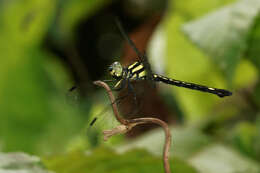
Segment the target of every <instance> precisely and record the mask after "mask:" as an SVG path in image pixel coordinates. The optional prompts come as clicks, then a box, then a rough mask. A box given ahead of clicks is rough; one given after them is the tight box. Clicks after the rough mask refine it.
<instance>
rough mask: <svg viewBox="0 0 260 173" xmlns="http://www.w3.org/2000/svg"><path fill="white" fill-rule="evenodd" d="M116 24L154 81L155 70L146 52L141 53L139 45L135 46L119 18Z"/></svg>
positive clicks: (149, 77) (149, 78)
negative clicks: (153, 70)
mask: <svg viewBox="0 0 260 173" xmlns="http://www.w3.org/2000/svg"><path fill="white" fill-rule="evenodd" d="M115 22H116V25H117V27H118V29H119V31H120V33H121V34H122V36H123V37H124V39H125V40H126V41H127V43H128V44H129V45H130V46H131V47H132V49H133V50H134V51H135V53H136V55H137V56H138V58H139V59H140V61H141V62H142V63H143V66H144V68H145V71H146V73H147V79H148V80H150V81H152V79H153V72H152V68H151V65H150V63H149V61H148V59H147V56H146V54H145V53H144V54H143V53H141V52H140V51H139V50H138V49H137V47H136V46H135V44H134V42H133V41H132V40H131V39H130V38H129V37H128V35H127V34H126V32H125V31H124V29H123V27H122V25H121V23H120V21H119V19H118V18H116V19H115ZM152 85H154V86H155V84H154V83H153V84H152Z"/></svg>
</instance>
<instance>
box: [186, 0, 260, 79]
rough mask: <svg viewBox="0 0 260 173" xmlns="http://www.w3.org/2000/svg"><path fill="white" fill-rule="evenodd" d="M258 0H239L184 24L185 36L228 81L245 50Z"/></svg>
mask: <svg viewBox="0 0 260 173" xmlns="http://www.w3.org/2000/svg"><path fill="white" fill-rule="evenodd" d="M259 9H260V1H258V0H240V1H238V2H236V3H234V4H232V5H229V6H226V7H224V8H222V9H219V10H217V11H215V12H213V13H211V14H209V15H207V16H205V17H203V18H201V19H198V20H195V21H192V22H189V23H187V24H185V25H184V27H183V30H184V32H185V33H186V34H187V35H188V37H189V38H190V39H191V40H192V41H193V42H194V43H195V44H196V45H198V46H199V47H200V48H201V49H202V50H203V51H205V52H206V53H207V54H209V55H210V57H211V58H213V60H214V61H215V62H216V63H217V65H218V66H219V67H220V68H221V69H222V70H223V72H224V74H225V75H226V76H227V78H228V79H229V80H231V79H232V77H233V74H234V72H235V69H236V67H237V65H238V63H239V60H240V58H241V57H242V56H243V53H245V51H246V48H247V46H248V45H247V44H248V43H247V40H248V37H249V34H250V32H251V30H252V27H253V24H254V22H255V19H256V17H257V15H258V13H259Z"/></svg>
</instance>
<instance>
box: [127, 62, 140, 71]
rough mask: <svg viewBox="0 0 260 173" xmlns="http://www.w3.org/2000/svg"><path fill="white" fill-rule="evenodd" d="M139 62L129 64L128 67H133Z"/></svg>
mask: <svg viewBox="0 0 260 173" xmlns="http://www.w3.org/2000/svg"><path fill="white" fill-rule="evenodd" d="M137 63H138V62H134V63H133V64H131V65H129V66H128V69H131V68H133V66H134V65H135V64H137Z"/></svg>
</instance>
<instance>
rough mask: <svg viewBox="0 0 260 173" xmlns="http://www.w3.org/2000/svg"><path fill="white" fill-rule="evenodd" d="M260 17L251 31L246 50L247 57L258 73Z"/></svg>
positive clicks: (259, 61)
mask: <svg viewBox="0 0 260 173" xmlns="http://www.w3.org/2000/svg"><path fill="white" fill-rule="evenodd" d="M259 52H260V16H259V17H258V19H257V20H256V23H255V25H254V27H253V29H252V32H251V35H250V38H249V45H248V49H247V57H248V58H249V59H250V60H251V61H252V62H253V63H254V64H255V65H256V67H257V69H258V72H259V70H260V58H259Z"/></svg>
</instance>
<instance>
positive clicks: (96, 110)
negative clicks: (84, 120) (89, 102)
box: [86, 104, 119, 147]
mask: <svg viewBox="0 0 260 173" xmlns="http://www.w3.org/2000/svg"><path fill="white" fill-rule="evenodd" d="M91 115H92V116H91V117H90V119H89V122H88V125H87V131H86V135H87V138H88V141H89V143H90V144H91V146H92V147H95V146H98V145H100V144H104V140H103V131H104V130H108V129H112V128H114V127H116V126H118V125H119V122H118V121H117V120H116V118H115V117H114V115H113V111H112V108H111V104H107V105H105V106H103V105H96V106H94V107H93V109H92V113H91Z"/></svg>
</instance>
